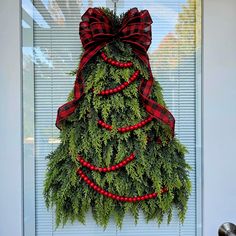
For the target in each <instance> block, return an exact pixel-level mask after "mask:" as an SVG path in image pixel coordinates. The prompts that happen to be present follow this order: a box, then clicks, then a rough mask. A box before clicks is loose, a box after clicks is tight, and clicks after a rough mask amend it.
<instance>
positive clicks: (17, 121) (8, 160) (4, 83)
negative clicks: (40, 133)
mask: <svg viewBox="0 0 236 236" xmlns="http://www.w3.org/2000/svg"><path fill="white" fill-rule="evenodd" d="M19 6H20V1H18V0H1V1H0V235H1V236H21V235H22V201H21V200H22V181H21V173H22V172H21V89H20V7H19Z"/></svg>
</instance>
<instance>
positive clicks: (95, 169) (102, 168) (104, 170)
mask: <svg viewBox="0 0 236 236" xmlns="http://www.w3.org/2000/svg"><path fill="white" fill-rule="evenodd" d="M134 158H135V155H134V153H131V154H130V156H129V157H127V158H125V159H124V160H123V161H121V162H119V163H118V164H116V165H112V166H110V167H97V166H94V165H92V164H91V163H89V162H87V161H85V160H84V158H83V157H82V156H78V157H77V160H78V161H79V162H80V164H81V165H82V166H84V167H87V168H88V169H90V170H93V171H99V172H110V171H115V170H117V169H119V168H121V167H123V166H125V165H127V164H128V163H129V162H131V161H132V160H133V159H134Z"/></svg>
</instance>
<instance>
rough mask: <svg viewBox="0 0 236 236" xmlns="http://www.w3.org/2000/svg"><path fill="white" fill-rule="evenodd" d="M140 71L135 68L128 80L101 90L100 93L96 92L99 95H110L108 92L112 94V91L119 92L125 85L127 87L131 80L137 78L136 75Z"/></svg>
mask: <svg viewBox="0 0 236 236" xmlns="http://www.w3.org/2000/svg"><path fill="white" fill-rule="evenodd" d="M139 73H140V71H139V70H136V71H135V72H134V73H133V75H132V76H131V77H130V78H129V80H128V81H126V82H124V83H122V84H120V85H118V86H116V87H115V88H112V89H106V90H102V91H101V92H100V93H98V94H99V95H102V96H104V95H110V94H114V93H118V92H120V91H121V90H123V89H125V88H126V87H128V86H129V85H130V84H131V83H132V82H134V81H135V80H136V79H137V78H138V75H139Z"/></svg>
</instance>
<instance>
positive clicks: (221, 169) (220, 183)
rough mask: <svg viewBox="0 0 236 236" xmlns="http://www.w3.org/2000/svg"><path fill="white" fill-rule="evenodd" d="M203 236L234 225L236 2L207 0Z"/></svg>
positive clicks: (205, 5) (235, 180)
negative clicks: (229, 223) (225, 225)
mask: <svg viewBox="0 0 236 236" xmlns="http://www.w3.org/2000/svg"><path fill="white" fill-rule="evenodd" d="M203 23H204V25H203V27H204V32H203V33H204V35H203V36H204V54H203V56H204V57H203V62H204V65H203V66H204V74H203V86H204V92H203V96H204V97H203V102H204V104H203V105H204V113H203V119H204V131H203V134H204V145H203V147H204V210H203V211H204V224H203V227H204V236H215V235H217V230H218V227H219V226H220V224H222V223H223V222H226V221H231V222H234V223H235V224H236V178H235V177H236V124H235V122H236V102H235V101H236V1H235V0H224V1H222V0H205V1H204V21H203Z"/></svg>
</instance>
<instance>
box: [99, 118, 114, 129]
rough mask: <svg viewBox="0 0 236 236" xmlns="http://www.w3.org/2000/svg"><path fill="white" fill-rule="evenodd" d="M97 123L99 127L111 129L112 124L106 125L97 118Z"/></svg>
mask: <svg viewBox="0 0 236 236" xmlns="http://www.w3.org/2000/svg"><path fill="white" fill-rule="evenodd" d="M98 125H100V126H101V127H103V128H105V129H108V130H112V126H111V125H108V124H107V123H105V122H104V121H102V120H98Z"/></svg>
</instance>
